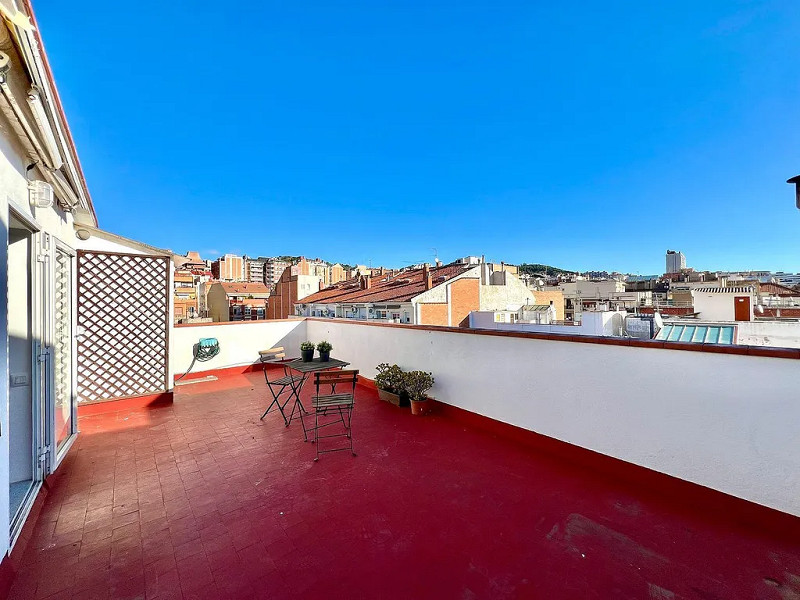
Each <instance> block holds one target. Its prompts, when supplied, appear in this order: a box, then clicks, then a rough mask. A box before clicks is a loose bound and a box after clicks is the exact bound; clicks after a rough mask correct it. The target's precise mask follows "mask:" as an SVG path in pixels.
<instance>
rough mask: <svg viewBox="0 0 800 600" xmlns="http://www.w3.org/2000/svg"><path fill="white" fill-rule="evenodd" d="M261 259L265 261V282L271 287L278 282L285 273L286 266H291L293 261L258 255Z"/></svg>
mask: <svg viewBox="0 0 800 600" xmlns="http://www.w3.org/2000/svg"><path fill="white" fill-rule="evenodd" d="M258 260H259V261H263V263H264V267H263V269H264V279H263V282H264V284H265V285H266V286H267V287H269V288H270V289H271V288H272V287H273V286H274V285H275V284H276V283H277V282H278V280H279V279H280V278H281V275H283V272H284V270H286V267H291V266H292V265H291V263H289V262H287V261H285V260H279V259H277V258H268V257H262V256H259V257H258Z"/></svg>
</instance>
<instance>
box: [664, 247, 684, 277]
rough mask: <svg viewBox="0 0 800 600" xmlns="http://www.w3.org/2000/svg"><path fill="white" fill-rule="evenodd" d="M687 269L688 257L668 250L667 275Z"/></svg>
mask: <svg viewBox="0 0 800 600" xmlns="http://www.w3.org/2000/svg"><path fill="white" fill-rule="evenodd" d="M685 268H686V257H685V256H684V255H683V253H682V252H678V251H676V250H667V254H666V271H664V272H665V273H680V272H681V271H683V270H684V269H685Z"/></svg>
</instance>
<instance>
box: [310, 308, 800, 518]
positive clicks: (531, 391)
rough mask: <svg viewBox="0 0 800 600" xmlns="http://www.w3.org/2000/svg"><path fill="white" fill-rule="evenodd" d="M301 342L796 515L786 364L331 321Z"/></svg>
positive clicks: (793, 372) (796, 466)
mask: <svg viewBox="0 0 800 600" xmlns="http://www.w3.org/2000/svg"><path fill="white" fill-rule="evenodd" d="M308 337H309V338H310V339H312V340H321V339H327V340H328V341H330V342H331V343H332V344H333V347H334V348H335V350H334V354H335V355H336V356H337V357H339V358H342V359H344V360H348V361H350V362H351V364H352V366H353V368H356V369H359V370H360V371H361V374H362V375H364V376H366V377H370V378H372V377H374V375H375V366H376V365H377V364H378V363H381V362H388V363H397V364H399V365H400V366H401V367H403V368H404V369H424V370H426V371H431V372H433V374H434V377H435V378H436V386H435V387H434V389H433V390H432V395H433V396H434V397H435V398H436V399H438V400H440V401H442V402H446V403H448V404H452V405H454V406H458V407H461V408H463V409H466V410H469V411H472V412H476V413H479V414H482V415H486V416H489V417H491V418H494V419H497V420H499V421H504V422H506V423H511V424H514V425H517V426H520V427H523V428H526V429H530V430H532V431H536V432H538V433H541V434H544V435H547V436H550V437H553V438H556V439H559V440H562V441H565V442H569V443H571V444H575V445H577V446H581V447H584V448H589V449H591V450H595V451H597V452H601V453H603V454H606V455H609V456H613V457H616V458H619V459H622V460H625V461H628V462H631V463H634V464H638V465H642V466H644V467H648V468H650V469H654V470H656V471H660V472H662V473H668V474H670V475H674V476H676V477H679V478H681V479H685V480H688V481H692V482H695V483H698V484H701V485H704V486H707V487H711V488H714V489H717V490H720V491H723V492H726V493H728V494H732V495H734V496H739V497H741V498H745V499H747V500H751V501H753V502H758V503H760V504H763V505H766V506H770V507H773V508H776V509H778V510H782V511H785V512H788V513H791V514H794V515H798V516H800V476H798V473H800V453H798V452H795V451H792V449H796V448H798V441H797V432H796V424H797V423H798V422H799V421H800V402H798V401H797V399H798V398H797V392H796V389H797V387H796V386H797V373H798V367H800V364H798V361H795V360H789V359H778V358H766V357H756V356H739V355H730V354H714V353H706V352H689V351H681V350H665V349H649V348H639V347H626V346H613V345H600V344H584V343H577V342H566V341H551V340H534V339H526V338H514V337H507V336H491V335H480V334H476V333H456V332H447V331H436V330H433V329H432V330H420V329H411V328H408V327H404V326H402V325H399V326H370V325H367V324H356V323H347V322H341V321H317V320H309V321H308ZM663 372H670V373H680V374H681V381H682V382H685V383H684V384H677V385H669V386H665V385H661V384H659V383H658V380H657V376H658V374H659V373H663ZM710 374H712V376H710ZM764 382H769V388H768V390H765V388H764Z"/></svg>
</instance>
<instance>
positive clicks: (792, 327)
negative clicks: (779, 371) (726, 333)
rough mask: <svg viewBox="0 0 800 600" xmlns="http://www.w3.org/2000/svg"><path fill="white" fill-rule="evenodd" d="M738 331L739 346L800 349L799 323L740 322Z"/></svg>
mask: <svg viewBox="0 0 800 600" xmlns="http://www.w3.org/2000/svg"><path fill="white" fill-rule="evenodd" d="M736 329H737V332H736V343H737V344H746V345H748V346H772V347H775V348H800V322H797V321H739V322H737V323H736Z"/></svg>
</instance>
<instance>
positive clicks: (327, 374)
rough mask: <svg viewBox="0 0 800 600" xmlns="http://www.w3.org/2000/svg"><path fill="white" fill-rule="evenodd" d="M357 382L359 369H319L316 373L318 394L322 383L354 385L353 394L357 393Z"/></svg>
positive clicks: (315, 382)
mask: <svg viewBox="0 0 800 600" xmlns="http://www.w3.org/2000/svg"><path fill="white" fill-rule="evenodd" d="M356 383H358V369H351V370H348V371H317V372H316V373H314V385H315V386H316V388H317V395H319V388H320V386H321V385H330V386H334V385H348V386H352V391H353V394H355V392H356Z"/></svg>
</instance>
